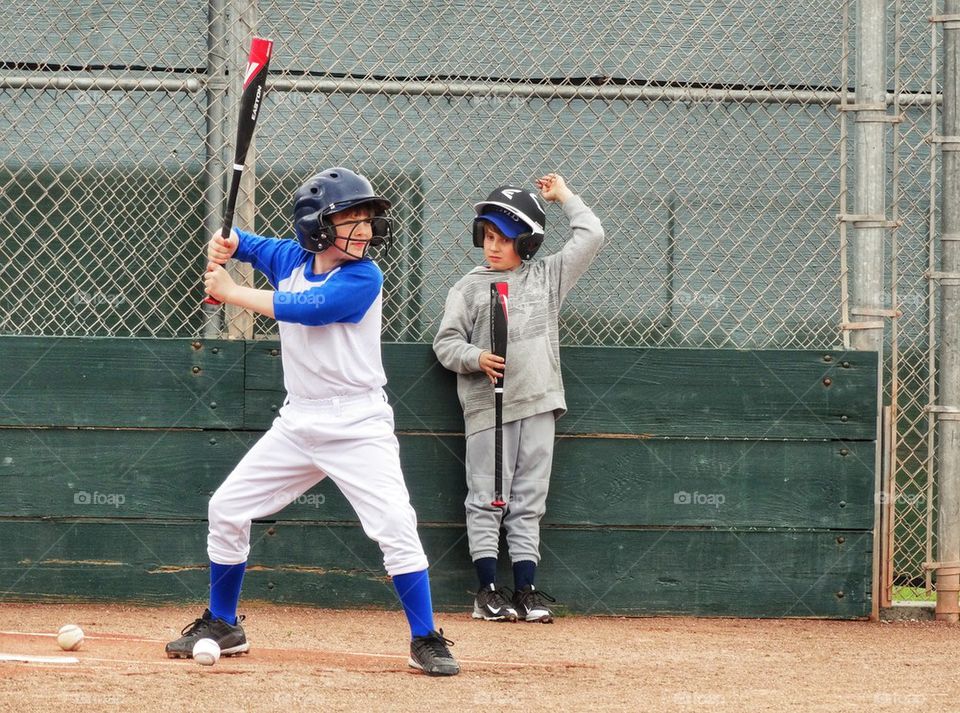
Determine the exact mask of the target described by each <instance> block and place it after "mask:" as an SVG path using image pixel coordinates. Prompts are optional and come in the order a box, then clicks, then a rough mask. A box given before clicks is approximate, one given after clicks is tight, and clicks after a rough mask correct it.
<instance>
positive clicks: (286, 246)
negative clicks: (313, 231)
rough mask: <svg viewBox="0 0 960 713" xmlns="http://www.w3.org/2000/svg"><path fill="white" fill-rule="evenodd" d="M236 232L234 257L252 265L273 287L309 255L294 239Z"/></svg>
mask: <svg viewBox="0 0 960 713" xmlns="http://www.w3.org/2000/svg"><path fill="white" fill-rule="evenodd" d="M236 232H237V235H239V236H240V242H239V244H238V245H237V251H236V252H235V253H234V254H233V257H234V259H235V260H240V261H242V262H248V263H250V264H251V265H253V267H254V268H256V269H257V270H259V271H260V272H262V273H263V274H264V275H266V276H267V279H268V280H269V281H270V284H271V285H273V287H274V289H276V287H277V285H279V284H280V280H282V279H283V278H285V277H287V276H288V275H289V274H290V273H291V272H293V269H294V268H295V267H297V266H298V265H300V264H302V263H303V261H304V260H306V259H307V258H308V257H309V255H310V253H308V252H307V251H306V250H304V249H303V248H301V247H300V244H299V243H298V242H297V241H296V240H279V239H277V238H263V237H260V236H259V235H254V234H253V233H245V232H243V231H242V230H237V231H236Z"/></svg>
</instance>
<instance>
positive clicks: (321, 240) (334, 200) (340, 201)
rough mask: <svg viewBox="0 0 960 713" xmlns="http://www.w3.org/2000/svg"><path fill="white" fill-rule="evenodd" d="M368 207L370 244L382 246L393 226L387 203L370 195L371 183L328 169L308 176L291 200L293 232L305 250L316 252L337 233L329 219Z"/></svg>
mask: <svg viewBox="0 0 960 713" xmlns="http://www.w3.org/2000/svg"><path fill="white" fill-rule="evenodd" d="M367 203H369V204H371V205H372V206H373V209H374V213H375V217H374V218H373V220H372V221H371V228H372V232H373V237H372V238H371V239H370V241H369V243H370V245H374V246H376V245H382V244H384V243H389V242H390V241H391V240H392V239H393V225H392V221H391V220H390V218H388V217H387V216H386V212H387V210H389V208H390V201H388V200H387V199H386V198H383V197H382V196H378V195H377V194H376V193H374V192H373V186H372V185H370V181H368V180H367V179H366V178H364V177H363V176H361V175H360V174H359V173H354V172H353V171H351V170H350V169H349V168H341V167H339V166H338V167H336V168H328V169H327V170H326V171H323V172H322V173H318V174H317V175H316V176H313V177H311V178H310V179H308V180H307V182H306V183H304V184H303V185H302V186H300V188H299V189H298V190H297V193H296V195H295V196H294V198H293V229H294V232H296V234H297V240H299V241H300V245H301V246H302V247H303V249H304V250H306V251H308V252H311V253H318V252H321V251H323V250H326V249H327V248H328V247H330V246H331V245H333V244H334V240H335V238H336V231H335V229H334V227H333V223H331V222H330V216H331V215H333V214H334V213H339V212H340V211H343V210H346V209H347V208H353V207H355V206H358V205H364V204H367Z"/></svg>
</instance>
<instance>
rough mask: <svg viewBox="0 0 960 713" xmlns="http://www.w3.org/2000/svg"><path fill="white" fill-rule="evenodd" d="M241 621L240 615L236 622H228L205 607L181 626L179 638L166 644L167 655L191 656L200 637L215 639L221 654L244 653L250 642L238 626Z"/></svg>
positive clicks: (179, 657)
mask: <svg viewBox="0 0 960 713" xmlns="http://www.w3.org/2000/svg"><path fill="white" fill-rule="evenodd" d="M241 621H243V617H242V616H241V617H238V618H237V623H236V624H232V625H231V624H228V623H227V622H225V621H224V620H223V619H217V618H216V617H214V616H213V614H211V613H210V610H209V609H207V610H205V611H204V612H203V616H201V617H200V618H199V619H194V621H193V623H192V624H187V625H186V626H185V627H183V631H181V632H180V634H181V636H180V638H179V639H177V640H176V641H171V642H170V643H169V644H167V648H166V651H167V656H168V657H169V658H172V659H189V658H193V645H194V644H195V643H197V642H198V641H199V640H200V639H213V640H214V641H216V642H217V644H218V645H219V646H220V655H221V656H236V655H237V654H245V653H247V652H248V651H249V650H250V644H248V643H247V635H246V634H244V633H243V627H242V626H240V622H241Z"/></svg>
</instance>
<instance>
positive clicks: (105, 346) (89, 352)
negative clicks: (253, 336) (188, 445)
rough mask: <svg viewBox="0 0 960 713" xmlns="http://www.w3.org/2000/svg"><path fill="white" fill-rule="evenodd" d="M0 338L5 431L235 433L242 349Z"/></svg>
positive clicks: (174, 342) (239, 418)
mask: <svg viewBox="0 0 960 713" xmlns="http://www.w3.org/2000/svg"><path fill="white" fill-rule="evenodd" d="M193 344H194V342H193V341H192V340H187V339H110V338H66V337H64V338H56V337H19V336H14V337H0V354H2V361H3V367H4V368H3V370H2V371H0V394H3V395H4V396H3V399H2V400H0V425H2V426H109V427H125V428H237V427H239V426H240V425H241V424H242V423H243V355H244V347H243V344H242V343H237V342H228V341H205V342H201V341H196V344H198V345H200V346H199V348H195V347H194V346H193Z"/></svg>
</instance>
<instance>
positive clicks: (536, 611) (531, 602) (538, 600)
mask: <svg viewBox="0 0 960 713" xmlns="http://www.w3.org/2000/svg"><path fill="white" fill-rule="evenodd" d="M555 601H557V600H556V599H554V598H553V597H551V596H550V595H549V594H547V593H546V592H541V591H540V590H539V589H537V588H536V587H534V586H533V585H532V584H528V585H527V586H526V587H524V588H523V589H520V590H518V591H516V592H514V594H513V606H514V607H516V609H517V617H518V618H519V619H520V620H521V621H531V622H539V623H541V624H552V623H553V612H552V611H550V607H548V606H547V602H555Z"/></svg>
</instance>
